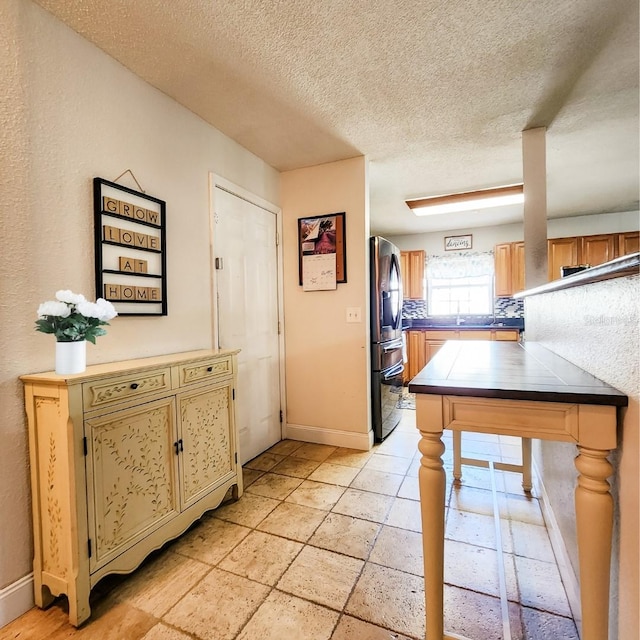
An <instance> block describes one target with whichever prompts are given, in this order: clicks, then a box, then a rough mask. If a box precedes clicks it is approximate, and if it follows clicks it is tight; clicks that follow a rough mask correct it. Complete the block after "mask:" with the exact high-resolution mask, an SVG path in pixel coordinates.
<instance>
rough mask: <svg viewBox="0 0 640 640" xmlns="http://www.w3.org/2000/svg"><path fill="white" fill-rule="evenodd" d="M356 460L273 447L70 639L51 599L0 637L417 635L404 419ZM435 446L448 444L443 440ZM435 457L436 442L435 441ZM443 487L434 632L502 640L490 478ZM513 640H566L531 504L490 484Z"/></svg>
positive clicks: (512, 489)
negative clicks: (442, 565) (241, 487)
mask: <svg viewBox="0 0 640 640" xmlns="http://www.w3.org/2000/svg"><path fill="white" fill-rule="evenodd" d="M403 414H404V415H403V419H402V422H401V423H400V425H399V426H398V428H397V429H396V430H395V431H394V432H393V434H392V435H391V436H389V438H388V439H387V440H386V441H385V442H383V443H382V444H380V445H376V446H375V447H374V449H373V450H372V451H370V452H360V451H354V450H349V449H341V448H336V447H331V446H325V445H316V444H304V443H300V442H294V441H291V440H285V441H282V442H280V443H278V444H277V445H275V446H274V447H272V448H271V449H270V450H269V451H268V452H266V453H264V454H263V455H261V456H259V457H258V458H256V459H255V460H252V461H251V462H249V463H248V464H247V465H246V466H245V468H244V478H245V494H244V496H243V497H242V498H241V499H240V500H239V501H238V502H232V501H229V502H226V503H225V504H223V505H222V506H221V507H219V508H218V509H216V510H215V511H212V512H210V513H209V514H207V515H205V517H203V518H202V519H201V520H200V521H199V522H198V523H196V525H194V526H193V527H192V528H191V529H190V530H189V531H188V532H187V533H186V534H185V535H183V536H182V537H181V538H180V539H178V540H176V541H174V542H172V543H170V544H168V545H166V546H165V548H164V549H162V550H161V551H159V552H156V553H154V554H152V556H151V557H150V558H149V559H148V560H147V561H146V562H145V563H144V564H143V565H142V566H141V567H140V568H139V569H138V570H137V571H136V572H134V573H133V574H131V575H129V576H110V577H107V578H105V579H104V580H103V581H102V582H101V583H100V584H98V585H97V587H96V588H95V589H94V592H93V593H92V612H93V614H92V618H91V620H90V621H89V622H88V623H85V625H83V627H81V628H80V629H78V630H76V629H74V628H73V627H72V626H70V625H69V624H68V622H67V619H66V604H65V600H64V598H61V599H59V600H58V601H56V603H54V605H53V606H52V607H50V608H49V609H48V610H46V611H40V610H38V609H32V610H31V611H29V612H27V613H26V614H24V615H23V616H21V617H20V618H18V619H17V620H15V621H14V622H13V623H11V624H9V625H8V626H6V627H4V628H3V629H0V639H1V640H8V639H14V640H15V639H18V638H19V639H20V640H62V639H68V638H78V639H83V640H84V639H95V640H98V639H99V640H188V639H191V640H193V639H198V640H232V639H234V638H237V639H239V640H271V639H273V640H276V639H277V640H289V639H291V640H323V639H327V640H328V639H331V640H391V639H393V640H407V639H412V638H414V639H418V638H422V637H423V636H424V582H423V566H422V548H421V534H420V532H421V527H422V525H421V521H420V511H419V502H418V499H419V495H418V482H417V473H418V467H419V460H418V454H417V441H418V432H417V431H416V429H415V412H414V411H411V410H405V411H404V412H403ZM447 438H448V436H447ZM447 445H448V447H449V446H450V440H448V441H447ZM463 451H464V452H465V453H466V454H474V455H478V456H485V457H487V458H491V459H494V460H499V459H502V460H516V459H517V458H518V456H519V449H518V442H517V441H516V440H514V439H507V438H502V437H497V436H483V435H477V436H475V437H474V435H473V434H466V435H465V437H464V438H463ZM445 466H446V468H447V474H448V478H449V482H448V485H447V500H448V509H447V521H446V537H447V540H446V545H445V555H446V569H445V582H446V585H445V603H446V611H445V620H446V627H447V630H448V631H450V632H453V633H456V634H460V635H464V636H467V637H469V638H473V639H474V640H490V639H493V638H496V639H498V638H502V637H503V634H502V620H501V613H500V612H501V608H500V600H499V582H498V573H497V567H498V559H497V554H496V544H495V528H494V520H493V515H492V514H493V507H492V505H493V502H492V494H491V491H490V487H491V482H490V476H489V475H488V474H489V471H488V470H486V469H478V468H472V467H464V468H463V474H464V479H463V483H462V485H461V486H458V485H452V484H451V473H450V472H451V453H450V449H449V448H448V450H447V452H446V454H445ZM495 480H496V485H497V489H498V491H500V493H499V509H500V516H501V520H500V522H501V532H502V536H501V537H502V551H503V558H504V565H505V574H506V587H507V594H508V601H509V605H508V606H509V615H510V626H511V634H512V638H513V639H514V640H562V639H566V640H573V639H575V638H577V637H578V635H577V633H576V628H575V625H574V622H573V620H572V619H571V612H570V609H569V605H568V602H567V598H566V595H565V592H564V589H563V586H562V582H561V580H560V576H559V573H558V569H557V566H556V564H555V559H554V556H553V551H552V549H551V545H550V543H549V537H548V535H547V531H546V529H545V527H544V521H543V519H542V514H541V512H540V508H539V505H538V501H537V499H535V497H534V498H530V497H527V496H525V494H524V493H523V492H522V490H521V488H520V479H519V476H518V475H517V474H509V473H501V472H496V473H495Z"/></svg>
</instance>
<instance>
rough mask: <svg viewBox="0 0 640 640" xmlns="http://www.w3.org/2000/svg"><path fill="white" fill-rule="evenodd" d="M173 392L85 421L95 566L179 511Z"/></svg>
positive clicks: (119, 552)
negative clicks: (154, 400)
mask: <svg viewBox="0 0 640 640" xmlns="http://www.w3.org/2000/svg"><path fill="white" fill-rule="evenodd" d="M174 416H175V400H174V398H173V397H171V398H165V399H163V400H158V401H156V402H149V403H147V404H143V405H138V406H137V407H134V408H131V409H124V410H122V411H117V412H114V413H110V414H107V415H102V416H100V417H96V418H90V419H87V420H86V421H85V434H86V437H87V441H88V445H89V446H88V456H87V469H88V473H87V476H88V477H87V482H88V488H87V493H88V511H89V532H90V537H91V539H92V541H93V543H92V547H93V552H92V555H91V558H90V568H91V571H94V570H95V569H98V568H99V567H101V566H103V565H104V564H106V563H107V562H109V561H110V560H112V559H113V558H115V557H116V556H118V555H120V554H121V553H123V552H124V551H125V550H127V549H128V548H130V547H132V546H133V545H134V544H135V543H136V542H138V541H139V540H141V539H142V538H144V537H146V536H147V535H148V534H149V533H151V532H152V531H154V530H155V529H158V528H159V527H161V526H162V525H163V524H164V523H165V522H168V521H169V520H171V519H172V518H173V517H175V516H176V515H177V514H178V509H179V506H178V491H177V486H176V476H177V473H176V466H177V456H176V453H175V448H174V442H175V440H176V429H175V421H174Z"/></svg>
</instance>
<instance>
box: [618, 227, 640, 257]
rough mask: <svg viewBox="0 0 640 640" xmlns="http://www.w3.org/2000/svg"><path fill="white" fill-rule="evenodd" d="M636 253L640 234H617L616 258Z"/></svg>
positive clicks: (639, 243)
mask: <svg viewBox="0 0 640 640" xmlns="http://www.w3.org/2000/svg"><path fill="white" fill-rule="evenodd" d="M638 251H640V232H638V231H631V232H629V233H619V234H618V247H617V254H616V256H626V255H628V254H629V253H638Z"/></svg>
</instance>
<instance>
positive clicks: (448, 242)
mask: <svg viewBox="0 0 640 640" xmlns="http://www.w3.org/2000/svg"><path fill="white" fill-rule="evenodd" d="M472 244H473V236H472V235H471V234H469V235H468V236H446V237H445V239H444V250H445V251H461V250H463V249H471V247H472Z"/></svg>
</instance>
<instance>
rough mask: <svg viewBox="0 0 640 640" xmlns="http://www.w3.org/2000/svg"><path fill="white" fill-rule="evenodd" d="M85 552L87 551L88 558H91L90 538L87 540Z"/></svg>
mask: <svg viewBox="0 0 640 640" xmlns="http://www.w3.org/2000/svg"><path fill="white" fill-rule="evenodd" d="M87 550H88V551H89V557H91V538H89V539H88V540H87Z"/></svg>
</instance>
